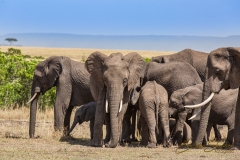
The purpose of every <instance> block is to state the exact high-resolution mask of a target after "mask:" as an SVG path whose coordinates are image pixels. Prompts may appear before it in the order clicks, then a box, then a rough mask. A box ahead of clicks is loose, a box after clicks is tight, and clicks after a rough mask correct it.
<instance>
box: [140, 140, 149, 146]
mask: <svg viewBox="0 0 240 160" xmlns="http://www.w3.org/2000/svg"><path fill="white" fill-rule="evenodd" d="M140 145H141V146H147V145H148V142H143V141H141V142H140Z"/></svg>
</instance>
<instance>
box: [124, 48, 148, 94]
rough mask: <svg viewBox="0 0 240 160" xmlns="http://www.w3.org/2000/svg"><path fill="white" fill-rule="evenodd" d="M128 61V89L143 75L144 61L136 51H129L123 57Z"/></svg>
mask: <svg viewBox="0 0 240 160" xmlns="http://www.w3.org/2000/svg"><path fill="white" fill-rule="evenodd" d="M123 60H125V61H127V62H128V63H129V66H128V70H129V78H128V91H130V90H131V89H133V88H134V86H135V85H136V84H137V82H138V81H139V82H140V78H143V77H144V72H145V68H146V61H145V60H144V59H143V58H142V56H140V55H139V54H138V53H137V52H131V53H129V54H127V55H125V56H124V57H123Z"/></svg>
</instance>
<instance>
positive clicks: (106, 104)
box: [105, 94, 108, 113]
mask: <svg viewBox="0 0 240 160" xmlns="http://www.w3.org/2000/svg"><path fill="white" fill-rule="evenodd" d="M105 108H106V113H108V100H107V94H106V102H105Z"/></svg>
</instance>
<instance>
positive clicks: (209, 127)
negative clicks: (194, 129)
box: [207, 122, 213, 141]
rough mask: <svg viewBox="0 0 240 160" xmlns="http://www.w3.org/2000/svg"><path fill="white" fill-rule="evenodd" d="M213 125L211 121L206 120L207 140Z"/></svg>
mask: <svg viewBox="0 0 240 160" xmlns="http://www.w3.org/2000/svg"><path fill="white" fill-rule="evenodd" d="M212 127H213V123H211V122H208V126H207V141H209V137H210V133H211V130H212Z"/></svg>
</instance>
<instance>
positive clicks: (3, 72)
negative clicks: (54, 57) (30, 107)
mask: <svg viewBox="0 0 240 160" xmlns="http://www.w3.org/2000/svg"><path fill="white" fill-rule="evenodd" d="M39 62H40V61H37V60H36V59H31V60H30V61H27V60H25V59H24V56H23V55H22V54H21V50H18V49H14V48H9V49H8V51H7V52H1V51H0V106H1V107H2V108H6V107H10V106H13V107H17V106H20V107H21V106H25V105H26V103H27V102H28V100H29V99H30V98H31V97H30V96H31V87H32V79H33V74H34V69H35V66H36V64H37V63H39ZM55 93H56V91H55V90H54V88H52V89H51V90H50V91H48V92H47V93H45V95H44V96H40V97H39V103H38V104H39V107H40V108H42V109H44V108H45V106H50V107H51V106H53V104H54V101H55Z"/></svg>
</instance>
